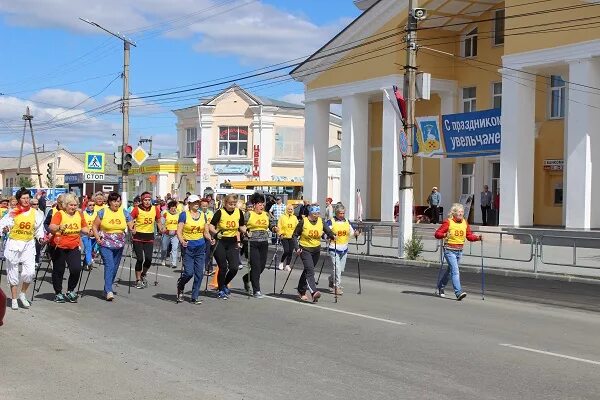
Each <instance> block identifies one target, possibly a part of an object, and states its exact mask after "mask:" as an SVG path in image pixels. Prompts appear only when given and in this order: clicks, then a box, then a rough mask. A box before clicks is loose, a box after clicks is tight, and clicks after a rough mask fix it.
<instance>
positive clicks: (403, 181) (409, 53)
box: [398, 0, 427, 258]
mask: <svg viewBox="0 0 600 400" xmlns="http://www.w3.org/2000/svg"><path fill="white" fill-rule="evenodd" d="M417 7H418V0H409V1H408V19H407V24H406V32H407V36H406V65H405V67H404V93H405V95H406V127H405V128H406V139H407V141H408V146H407V151H406V155H405V156H403V157H402V158H400V157H398V163H399V164H400V165H399V166H398V167H399V168H398V173H399V181H400V185H399V186H398V190H399V192H400V193H399V200H400V210H399V215H398V224H399V226H398V257H400V258H404V256H405V254H404V250H405V244H406V242H407V241H410V240H411V239H412V231H413V188H414V186H413V175H414V170H413V158H414V152H413V150H414V149H413V140H414V139H413V138H414V137H415V133H416V132H415V129H416V120H415V103H416V97H417V88H416V85H417V22H418V21H419V20H422V19H425V17H426V14H427V13H426V11H425V10H424V9H422V8H417Z"/></svg>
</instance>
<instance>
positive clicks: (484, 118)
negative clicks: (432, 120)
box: [442, 108, 502, 157]
mask: <svg viewBox="0 0 600 400" xmlns="http://www.w3.org/2000/svg"><path fill="white" fill-rule="evenodd" d="M500 115H501V110H500V109H499V108H493V109H491V110H484V111H475V112H470V113H462V114H449V115H442V126H443V132H444V144H445V147H446V157H474V156H489V155H494V154H500V139H501V130H502V126H501V123H500Z"/></svg>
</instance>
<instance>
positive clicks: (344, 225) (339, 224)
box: [327, 203, 359, 295]
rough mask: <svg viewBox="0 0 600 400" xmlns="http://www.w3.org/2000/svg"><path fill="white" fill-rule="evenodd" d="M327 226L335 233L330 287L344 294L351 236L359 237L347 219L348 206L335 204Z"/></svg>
mask: <svg viewBox="0 0 600 400" xmlns="http://www.w3.org/2000/svg"><path fill="white" fill-rule="evenodd" d="M327 226H328V227H329V228H331V231H332V232H333V233H334V234H335V240H332V241H331V242H329V248H328V251H327V252H328V253H329V257H331V275H329V287H330V288H331V293H333V294H337V295H342V294H343V293H344V292H343V291H342V272H344V270H345V269H346V259H347V258H348V243H349V242H350V237H351V236H354V237H358V234H359V232H358V231H355V230H354V228H353V227H352V225H350V222H349V221H348V220H347V219H346V208H345V207H344V206H343V205H342V204H341V203H338V204H337V205H336V206H335V211H334V216H333V218H331V219H330V220H328V221H327Z"/></svg>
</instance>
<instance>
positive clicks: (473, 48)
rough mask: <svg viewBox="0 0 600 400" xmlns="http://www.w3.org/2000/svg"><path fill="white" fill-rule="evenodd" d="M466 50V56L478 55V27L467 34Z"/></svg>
mask: <svg viewBox="0 0 600 400" xmlns="http://www.w3.org/2000/svg"><path fill="white" fill-rule="evenodd" d="M464 52H465V54H464V56H465V57H476V56H477V28H475V29H473V30H472V31H471V32H469V33H467V34H466V36H465V48H464Z"/></svg>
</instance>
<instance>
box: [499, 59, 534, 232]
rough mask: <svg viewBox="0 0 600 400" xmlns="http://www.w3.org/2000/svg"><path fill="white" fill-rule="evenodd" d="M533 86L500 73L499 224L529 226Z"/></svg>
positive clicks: (508, 73)
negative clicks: (501, 75) (501, 76)
mask: <svg viewBox="0 0 600 400" xmlns="http://www.w3.org/2000/svg"><path fill="white" fill-rule="evenodd" d="M534 159H535V83H534V82H531V76H530V75H528V74H526V73H524V72H517V71H514V70H506V71H503V78H502V144H501V147H500V225H506V226H531V225H533V187H534V181H533V168H534Z"/></svg>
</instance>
